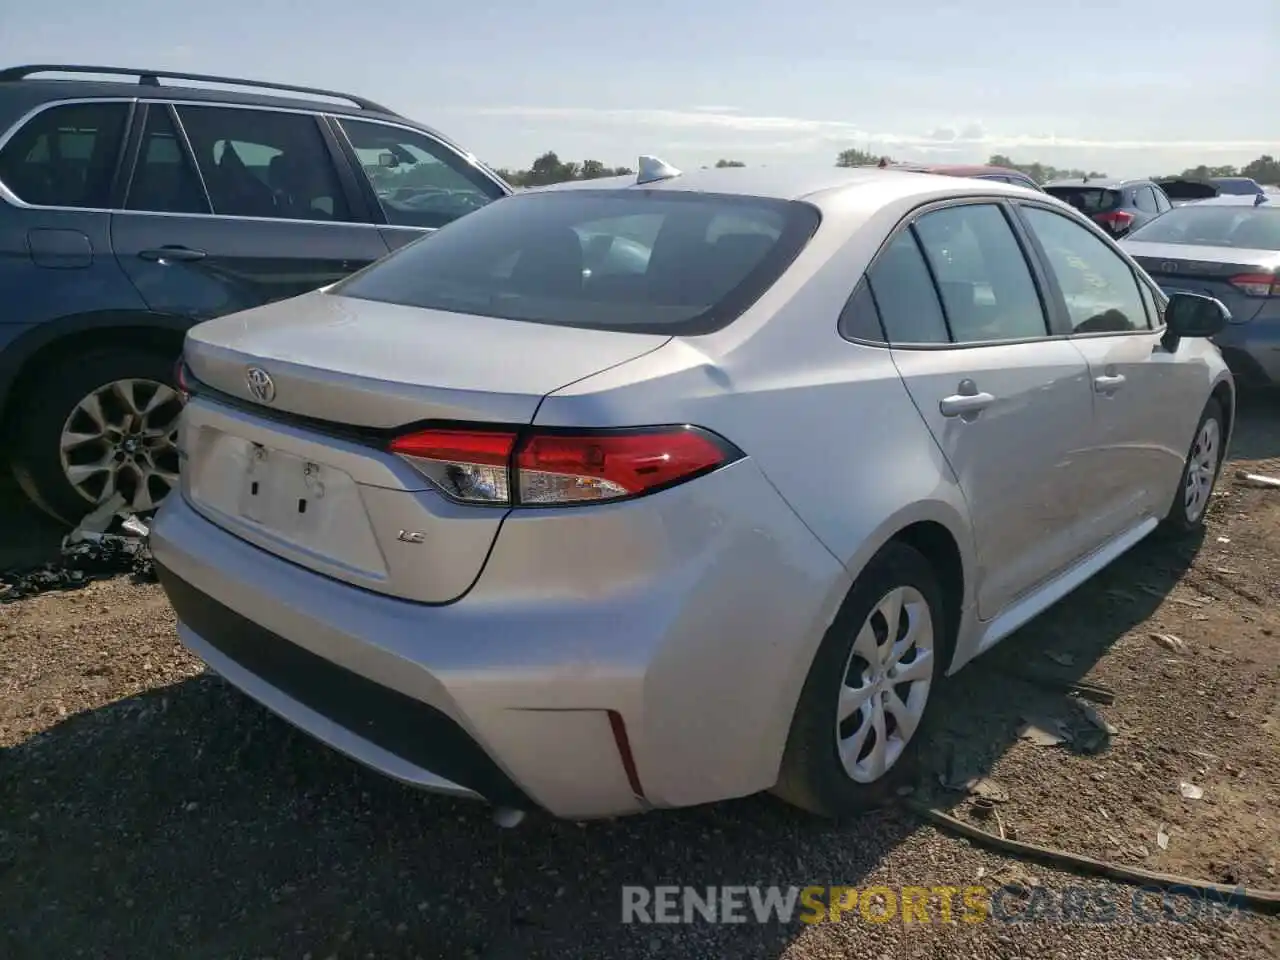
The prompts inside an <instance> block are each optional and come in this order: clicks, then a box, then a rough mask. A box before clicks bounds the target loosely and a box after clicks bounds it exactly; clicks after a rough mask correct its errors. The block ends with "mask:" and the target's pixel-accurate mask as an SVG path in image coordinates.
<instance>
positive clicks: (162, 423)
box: [58, 378, 182, 513]
mask: <svg viewBox="0 0 1280 960" xmlns="http://www.w3.org/2000/svg"><path fill="white" fill-rule="evenodd" d="M181 411H182V400H181V399H180V398H179V396H178V392H177V391H176V390H174V389H173V388H172V387H170V386H169V385H168V384H165V383H158V382H157V381H155V380H146V379H137V378H130V379H127V380H113V381H112V382H110V383H107V384H104V385H103V386H101V387H99V388H98V389H96V390H94V391H93V392H91V393H89V394H88V395H87V396H86V397H84V399H82V400H81V401H80V402H79V403H78V404H76V406H75V409H74V410H72V411H71V414H70V416H68V417H67V419H66V422H65V423H64V424H63V425H62V434H61V436H60V438H59V443H58V450H59V456H60V458H61V464H62V470H63V473H64V474H65V476H66V478H67V480H68V482H69V483H70V484H71V485H72V486H73V487H74V488H75V490H76V492H77V493H79V494H80V496H82V497H84V499H85V500H86V501H87V502H88V503H90V504H95V503H101V502H102V501H104V500H106V499H108V498H109V497H111V496H112V495H114V494H116V493H119V494H120V495H121V496H123V497H124V500H125V504H126V506H127V508H128V509H129V510H131V511H133V512H134V513H146V512H148V511H150V510H154V509H155V508H156V507H157V506H159V504H160V501H161V500H163V499H164V498H165V496H166V495H167V494H168V493H169V491H170V490H171V489H173V487H174V486H175V485H176V484H177V482H178V448H177V430H178V422H177V421H178V414H179V413H180V412H181Z"/></svg>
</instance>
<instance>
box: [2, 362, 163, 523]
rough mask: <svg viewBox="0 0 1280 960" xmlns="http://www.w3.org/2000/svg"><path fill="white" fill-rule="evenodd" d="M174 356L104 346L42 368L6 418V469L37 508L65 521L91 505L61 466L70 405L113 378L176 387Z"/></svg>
mask: <svg viewBox="0 0 1280 960" xmlns="http://www.w3.org/2000/svg"><path fill="white" fill-rule="evenodd" d="M174 360H175V358H174V357H170V356H166V355H165V354H163V353H161V352H159V351H155V350H147V349H143V348H137V347H106V348H102V349H99V350H94V351H91V352H88V353H84V354H78V355H75V356H71V357H67V358H65V359H63V360H61V361H59V362H58V363H55V364H53V365H52V366H50V367H49V368H48V369H45V370H42V371H41V372H40V374H39V376H38V377H37V379H36V380H35V386H34V388H33V389H31V390H30V391H29V393H28V395H27V396H24V397H17V398H15V399H16V400H17V402H18V403H20V404H21V406H20V407H19V409H18V410H17V412H16V413H15V414H14V415H13V417H12V421H11V435H12V442H13V447H12V450H13V452H12V455H11V464H10V465H11V468H12V470H13V473H14V476H15V478H16V479H17V481H18V484H19V486H20V487H21V488H22V490H23V492H25V493H26V494H27V496H28V497H30V498H31V500H32V501H33V502H34V503H35V504H36V506H38V507H40V509H42V510H43V511H45V512H46V513H48V514H50V515H51V516H53V517H55V518H56V519H58V520H61V521H62V522H63V523H65V524H68V525H71V524H75V523H77V522H78V521H79V520H80V519H81V518H82V517H84V515H85V514H87V513H88V512H89V511H90V510H92V509H93V504H91V503H90V502H89V501H88V500H86V499H85V498H84V497H82V496H81V495H80V494H79V493H77V492H76V489H75V487H73V486H72V485H71V483H70V481H68V480H67V478H66V475H65V474H64V473H63V470H62V461H61V453H60V450H59V443H60V440H61V436H62V428H63V426H64V425H65V424H66V422H67V418H68V417H69V416H70V415H71V412H72V410H74V409H75V407H76V405H77V404H78V403H79V402H80V401H81V400H83V399H84V398H85V397H86V396H88V395H89V394H90V393H93V392H94V391H95V390H98V389H100V388H101V387H103V386H105V385H106V384H108V383H112V382H113V381H116V380H128V379H141V380H154V381H156V382H159V383H163V384H165V385H167V386H169V387H174V388H176V386H177V384H176V383H175V382H174V369H173V365H174Z"/></svg>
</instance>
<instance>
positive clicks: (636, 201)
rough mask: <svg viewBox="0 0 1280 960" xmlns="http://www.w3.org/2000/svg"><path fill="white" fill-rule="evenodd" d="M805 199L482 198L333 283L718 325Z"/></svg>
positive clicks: (342, 291)
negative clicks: (479, 203) (473, 207)
mask: <svg viewBox="0 0 1280 960" xmlns="http://www.w3.org/2000/svg"><path fill="white" fill-rule="evenodd" d="M818 221H819V214H818V211H817V210H816V209H815V208H813V207H811V206H809V205H808V204H804V203H799V202H795V201H786V200H771V199H764V198H757V197H741V196H722V195H716V194H702V193H696V194H695V193H681V192H679V191H665V190H654V191H647V192H646V191H631V190H559V191H549V192H545V193H543V192H533V193H525V194H519V195H517V196H513V197H509V198H506V199H504V200H502V201H501V202H498V203H492V204H489V205H487V206H485V207H482V208H481V209H479V210H477V211H476V212H474V213H471V214H468V215H467V216H465V217H460V218H459V219H457V220H455V221H454V222H452V223H450V224H449V225H448V226H446V227H444V228H443V229H441V230H439V231H438V232H437V233H435V234H433V235H431V236H430V237H429V238H425V239H423V240H421V241H419V242H417V243H413V244H410V245H408V246H406V247H402V248H401V249H400V250H399V251H398V252H396V253H395V254H393V255H391V256H390V257H387V258H386V259H384V260H382V261H380V262H379V263H377V264H375V265H374V266H372V267H370V268H368V269H366V270H364V271H362V272H361V273H358V274H356V275H354V276H353V277H351V278H349V279H348V280H346V281H344V282H343V283H340V284H339V285H338V286H337V287H335V288H333V290H332V292H333V293H335V294H339V295H341V296H346V297H357V298H360V299H364V300H378V301H383V302H387V303H398V304H404V305H406V306H414V307H424V308H428V309H434V310H448V311H452V312H455V313H471V314H477V315H480V316H489V317H501V318H504V319H508V320H526V321H531V322H535V323H550V324H556V325H560V326H573V327H588V328H591V329H596V330H623V331H633V332H637V333H642V332H643V333H663V334H670V335H690V334H697V333H707V332H710V331H712V330H716V329H719V328H720V327H722V326H724V325H725V324H727V323H729V322H731V321H732V320H734V319H735V318H736V317H737V316H738V315H739V314H741V313H742V311H744V310H745V309H746V308H747V307H748V306H750V305H751V304H752V303H754V302H755V300H756V299H758V298H759V296H760V295H761V294H762V293H764V291H765V290H766V289H768V287H770V286H771V285H772V284H773V283H774V282H775V281H776V280H777V279H778V278H779V277H780V276H781V275H782V273H783V272H784V271H785V270H786V269H787V267H788V266H790V264H791V262H792V260H793V259H794V258H795V256H796V255H797V254H798V253H799V252H800V250H801V249H802V248H803V247H804V245H805V243H806V242H808V239H809V237H810V236H812V234H813V231H814V230H815V229H816V227H817V225H818Z"/></svg>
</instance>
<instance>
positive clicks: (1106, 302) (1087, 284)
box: [1022, 207, 1172, 334]
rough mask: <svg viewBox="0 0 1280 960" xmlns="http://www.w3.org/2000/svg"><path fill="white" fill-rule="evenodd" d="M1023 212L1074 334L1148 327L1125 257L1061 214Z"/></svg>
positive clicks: (1032, 209) (1030, 209) (1034, 210)
mask: <svg viewBox="0 0 1280 960" xmlns="http://www.w3.org/2000/svg"><path fill="white" fill-rule="evenodd" d="M1022 214H1023V217H1024V219H1025V220H1026V223H1027V227H1028V229H1030V231H1031V232H1032V234H1034V235H1035V237H1036V239H1037V240H1039V242H1040V246H1041V247H1042V248H1043V249H1044V252H1045V256H1046V258H1047V259H1048V262H1049V268H1050V269H1051V270H1052V271H1053V275H1054V277H1055V278H1056V279H1057V281H1058V287H1059V289H1060V290H1061V291H1062V295H1063V297H1064V298H1065V299H1066V303H1067V313H1068V315H1069V316H1070V318H1071V326H1072V330H1073V332H1075V333H1081V334H1083V333H1116V332H1124V331H1129V330H1146V329H1149V323H1148V321H1147V310H1146V307H1145V306H1144V304H1143V301H1142V295H1141V293H1139V291H1138V280H1137V278H1136V277H1135V276H1134V274H1133V270H1131V269H1130V267H1129V264H1128V263H1126V262H1125V260H1124V258H1123V257H1121V256H1120V255H1119V254H1118V253H1117V252H1116V251H1114V250H1112V249H1111V247H1109V246H1108V245H1107V243H1106V242H1105V241H1104V240H1102V239H1100V238H1099V237H1097V236H1095V235H1094V234H1093V233H1092V232H1090V231H1089V230H1088V229H1087V228H1086V227H1082V226H1081V225H1080V224H1078V223H1075V222H1074V221H1072V220H1069V219H1068V218H1067V217H1064V216H1062V215H1061V214H1057V213H1053V212H1052V211H1049V210H1045V209H1043V208H1041V207H1024V208H1023V210H1022ZM1170 216H1172V214H1170ZM1161 219H1164V218H1163V217H1162V218H1161ZM1155 222H1156V223H1159V222H1160V221H1159V220H1157V221H1155Z"/></svg>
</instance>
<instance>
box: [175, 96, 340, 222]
mask: <svg viewBox="0 0 1280 960" xmlns="http://www.w3.org/2000/svg"><path fill="white" fill-rule="evenodd" d="M178 117H179V119H180V120H181V121H182V126H183V128H184V129H185V130H186V133H187V138H188V139H189V140H190V141H191V149H192V150H193V151H194V152H195V155H196V163H197V164H198V165H199V167H200V173H201V175H202V176H203V177H204V183H205V187H206V188H207V189H208V191H209V199H210V201H212V203H213V212H214V213H215V214H218V215H220V216H227V217H271V218H281V219H286V220H320V221H334V220H339V221H341V220H350V219H351V216H350V211H349V210H348V209H347V200H346V197H345V196H344V195H343V193H342V190H341V188H340V186H339V184H338V177H337V173H336V172H335V171H334V169H333V163H332V162H331V160H330V157H329V150H328V148H327V147H326V146H325V142H324V138H323V137H322V136H321V134H320V129H319V127H317V125H316V118H315V117H313V116H310V115H308V114H305V113H285V112H282V111H277V110H244V109H239V108H233V107H205V106H181V107H178Z"/></svg>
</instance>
